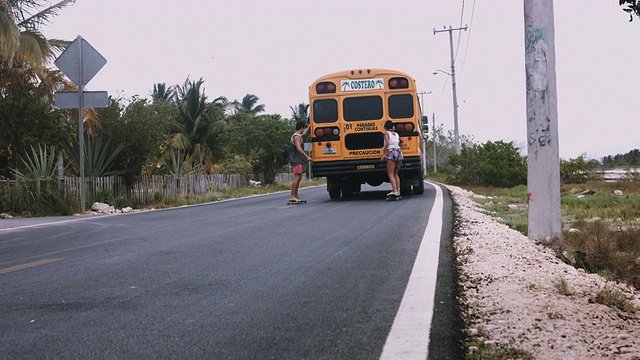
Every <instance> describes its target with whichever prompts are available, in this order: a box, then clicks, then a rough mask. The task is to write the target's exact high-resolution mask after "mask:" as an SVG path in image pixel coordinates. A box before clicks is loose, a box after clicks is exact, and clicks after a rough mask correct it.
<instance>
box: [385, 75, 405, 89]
mask: <svg viewBox="0 0 640 360" xmlns="http://www.w3.org/2000/svg"><path fill="white" fill-rule="evenodd" d="M408 88H409V80H408V79H407V78H405V77H394V78H391V79H389V89H408Z"/></svg>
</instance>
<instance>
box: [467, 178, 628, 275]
mask: <svg viewBox="0 0 640 360" xmlns="http://www.w3.org/2000/svg"><path fill="white" fill-rule="evenodd" d="M465 189H467V190H470V191H472V192H474V193H475V194H479V195H484V197H483V198H480V197H476V199H475V201H476V202H478V203H479V204H480V205H482V207H483V208H484V209H485V210H486V211H487V212H488V213H490V214H491V215H493V216H495V217H497V218H500V219H502V221H503V223H504V224H506V225H508V226H509V227H511V228H512V229H516V230H518V231H520V232H521V233H522V234H524V235H527V232H528V208H527V206H526V204H527V188H526V186H524V185H522V186H517V187H514V188H509V189H502V188H487V187H478V186H469V187H465ZM560 189H561V198H560V201H561V211H562V221H563V229H565V231H563V234H562V250H563V251H565V252H566V253H567V254H568V258H569V259H570V260H571V261H572V263H573V265H574V266H575V267H578V268H583V269H585V270H586V271H588V272H590V273H598V274H601V275H603V276H604V277H605V278H606V279H608V280H615V281H621V282H625V283H627V284H630V285H633V286H634V287H635V288H640V260H637V259H638V258H640V182H633V181H623V182H617V183H606V182H590V183H587V184H563V185H561V188H560ZM588 190H589V191H591V192H595V194H592V195H585V196H584V197H578V196H577V195H578V194H580V193H582V192H585V191H588ZM614 190H621V191H622V192H623V196H616V195H613V194H612V193H613V191H614ZM570 228H571V229H573V230H571V231H569V229H570Z"/></svg>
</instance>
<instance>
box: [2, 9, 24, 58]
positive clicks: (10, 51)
mask: <svg viewBox="0 0 640 360" xmlns="http://www.w3.org/2000/svg"><path fill="white" fill-rule="evenodd" d="M18 46H20V30H18V27H17V26H16V23H15V21H14V20H13V18H12V17H11V14H10V13H9V12H8V9H6V8H5V7H4V6H0V64H2V63H6V64H10V63H11V62H12V61H13V56H14V54H15V53H16V51H17V50H18Z"/></svg>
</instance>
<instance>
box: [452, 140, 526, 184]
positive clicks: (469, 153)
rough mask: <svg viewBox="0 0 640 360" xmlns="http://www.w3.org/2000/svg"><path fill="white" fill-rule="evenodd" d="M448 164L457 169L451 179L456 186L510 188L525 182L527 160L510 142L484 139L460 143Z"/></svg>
mask: <svg viewBox="0 0 640 360" xmlns="http://www.w3.org/2000/svg"><path fill="white" fill-rule="evenodd" d="M449 163H450V164H451V165H452V166H454V167H457V168H458V171H457V173H456V174H455V175H454V178H453V181H454V183H456V184H459V185H480V186H495V187H509V188H510V187H514V186H516V185H522V184H526V183H527V163H526V160H525V158H523V157H522V156H520V154H519V153H518V148H516V147H515V146H513V143H511V142H509V143H505V142H503V141H497V142H492V141H488V142H486V143H484V144H480V145H477V144H474V145H473V146H471V147H467V146H463V147H462V149H461V151H460V154H452V155H451V156H450V157H449Z"/></svg>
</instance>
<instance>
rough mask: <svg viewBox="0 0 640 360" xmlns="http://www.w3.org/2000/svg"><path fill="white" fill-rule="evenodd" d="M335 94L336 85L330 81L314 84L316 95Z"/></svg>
mask: <svg viewBox="0 0 640 360" xmlns="http://www.w3.org/2000/svg"><path fill="white" fill-rule="evenodd" d="M335 92H336V84H334V83H332V82H331V81H324V82H321V83H318V84H316V93H318V94H333V93H335Z"/></svg>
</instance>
